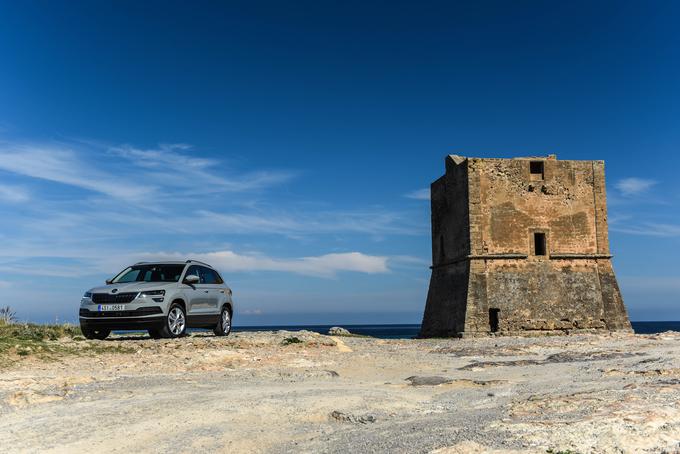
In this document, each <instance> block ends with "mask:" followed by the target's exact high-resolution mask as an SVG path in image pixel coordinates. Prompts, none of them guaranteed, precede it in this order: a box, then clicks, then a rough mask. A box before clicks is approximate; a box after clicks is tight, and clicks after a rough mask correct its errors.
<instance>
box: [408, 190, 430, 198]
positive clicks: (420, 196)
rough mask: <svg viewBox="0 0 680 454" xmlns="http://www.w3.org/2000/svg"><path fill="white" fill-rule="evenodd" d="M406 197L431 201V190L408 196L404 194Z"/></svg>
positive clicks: (414, 192) (417, 191)
mask: <svg viewBox="0 0 680 454" xmlns="http://www.w3.org/2000/svg"><path fill="white" fill-rule="evenodd" d="M404 197H406V198H409V199H415V200H430V188H423V189H418V190H416V191H413V192H409V193H408V194H404Z"/></svg>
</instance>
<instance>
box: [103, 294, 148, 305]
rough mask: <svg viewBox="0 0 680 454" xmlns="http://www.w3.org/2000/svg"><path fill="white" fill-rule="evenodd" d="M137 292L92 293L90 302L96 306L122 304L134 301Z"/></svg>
mask: <svg viewBox="0 0 680 454" xmlns="http://www.w3.org/2000/svg"><path fill="white" fill-rule="evenodd" d="M138 294H139V292H128V293H113V294H111V293H93V294H92V302H93V303H97V304H123V303H129V302H130V301H132V300H134V299H135V298H136V297H137V295H138Z"/></svg>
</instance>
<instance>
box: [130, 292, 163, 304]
mask: <svg viewBox="0 0 680 454" xmlns="http://www.w3.org/2000/svg"><path fill="white" fill-rule="evenodd" d="M163 295H165V290H145V291H143V292H139V295H137V298H146V297H150V298H153V300H154V301H156V302H158V303H160V302H161V301H163Z"/></svg>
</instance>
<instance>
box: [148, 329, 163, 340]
mask: <svg viewBox="0 0 680 454" xmlns="http://www.w3.org/2000/svg"><path fill="white" fill-rule="evenodd" d="M147 331H148V332H149V337H151V339H160V338H161V337H162V336H161V332H160V330H157V329H150V330H147Z"/></svg>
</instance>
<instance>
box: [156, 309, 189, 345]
mask: <svg viewBox="0 0 680 454" xmlns="http://www.w3.org/2000/svg"><path fill="white" fill-rule="evenodd" d="M186 330H187V316H186V314H185V312H184V308H183V307H182V305H181V304H178V303H174V304H173V305H172V306H170V310H169V311H168V316H167V317H166V318H165V324H164V325H163V329H161V333H160V334H161V336H162V337H166V338H172V337H180V336H184V334H185V333H186Z"/></svg>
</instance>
